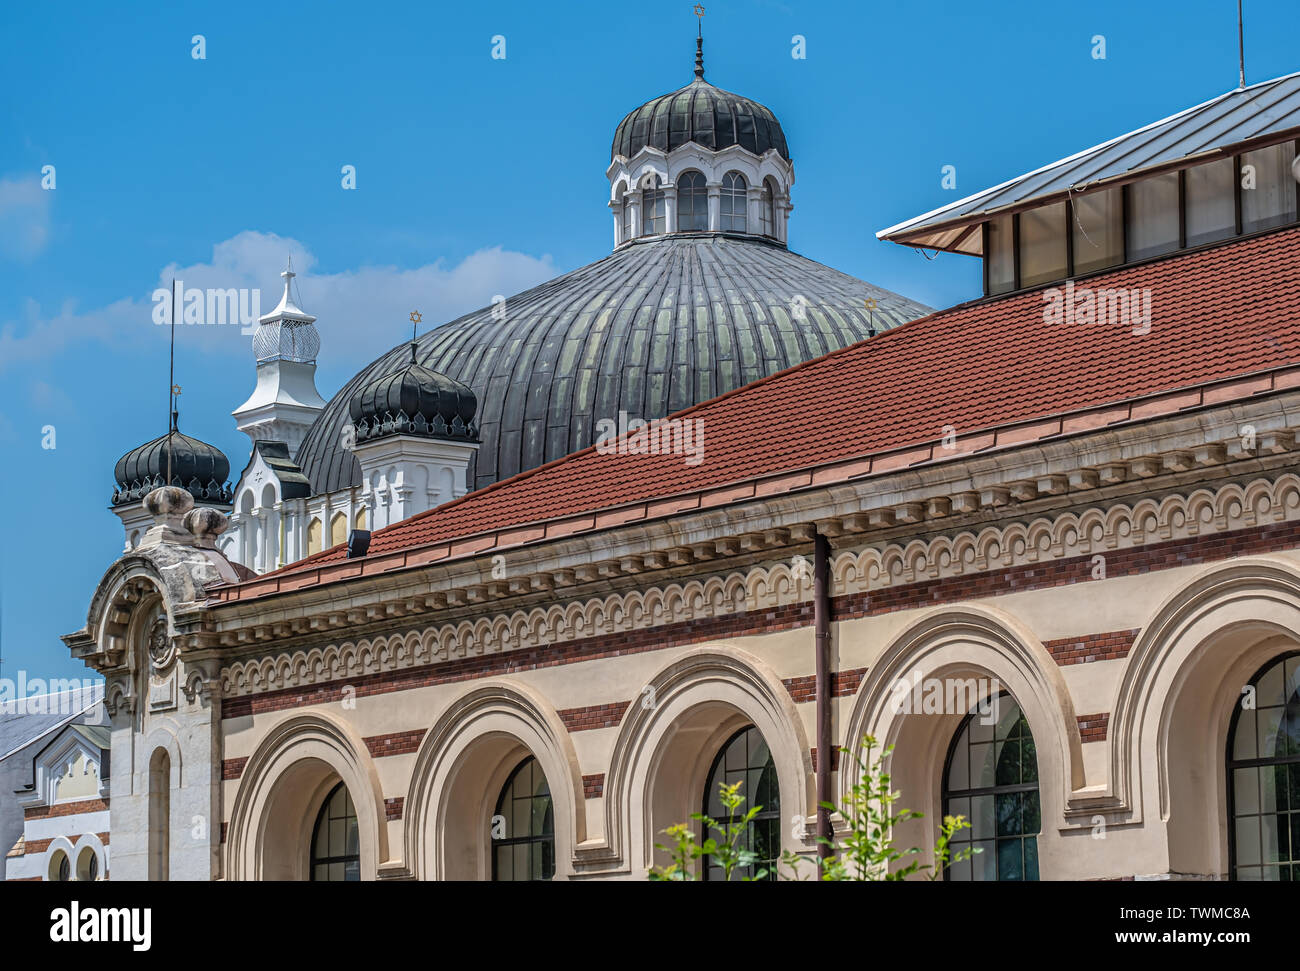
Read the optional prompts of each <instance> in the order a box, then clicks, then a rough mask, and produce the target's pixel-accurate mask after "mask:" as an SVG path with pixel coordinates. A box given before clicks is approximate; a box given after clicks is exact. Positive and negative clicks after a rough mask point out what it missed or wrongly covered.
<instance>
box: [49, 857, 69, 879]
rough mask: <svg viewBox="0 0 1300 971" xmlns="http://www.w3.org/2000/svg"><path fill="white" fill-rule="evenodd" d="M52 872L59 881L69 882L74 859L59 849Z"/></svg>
mask: <svg viewBox="0 0 1300 971" xmlns="http://www.w3.org/2000/svg"><path fill="white" fill-rule="evenodd" d="M50 872H51V874H52V875H53V876H54V879H55V880H56V881H58V882H59V883H67V882H68V881H69V880H71V879H72V861H71V860H69V859H68V854H66V853H64V852H63V851H62V850H59V853H58V855H57V856H56V857H55V858H54V863H53V865H51V867H50Z"/></svg>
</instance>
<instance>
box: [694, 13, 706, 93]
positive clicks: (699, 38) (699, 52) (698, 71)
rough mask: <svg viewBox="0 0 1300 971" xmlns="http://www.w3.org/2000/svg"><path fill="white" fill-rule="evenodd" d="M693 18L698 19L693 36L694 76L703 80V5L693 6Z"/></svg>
mask: <svg viewBox="0 0 1300 971" xmlns="http://www.w3.org/2000/svg"><path fill="white" fill-rule="evenodd" d="M695 16H696V17H698V18H699V29H698V32H697V33H696V35H695V76H696V78H698V79H699V80H701V81H703V80H704V5H703V4H700V3H697V4H696V5H695Z"/></svg>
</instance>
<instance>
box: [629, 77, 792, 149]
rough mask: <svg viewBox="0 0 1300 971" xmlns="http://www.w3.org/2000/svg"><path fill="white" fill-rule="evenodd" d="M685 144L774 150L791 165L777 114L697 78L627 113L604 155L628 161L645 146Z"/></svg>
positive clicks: (665, 147)
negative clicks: (606, 153)
mask: <svg viewBox="0 0 1300 971" xmlns="http://www.w3.org/2000/svg"><path fill="white" fill-rule="evenodd" d="M687 142H695V143H696V144H697V145H702V146H703V147H705V148H708V149H712V150H714V151H720V150H722V149H724V148H729V147H731V146H732V145H739V146H740V147H741V148H744V149H748V150H749V151H751V152H753V153H754V154H755V155H762V154H763V153H764V152H766V151H767V150H768V149H769V148H774V149H776V151H777V153H778V154H779V155H780V156H781V157H782V158H783V159H785V160H786V161H787V162H788V161H790V151H789V149H788V148H787V147H786V143H785V132H784V131H782V130H781V123H780V122H779V121H777V120H776V115H774V114H772V112H771V111H770V110H769V109H768V108H766V107H764V106H763V105H761V104H759V103H758V102H757V101H751V100H750V99H749V98H742V97H741V96H740V95H738V94H732V93H731V92H730V91H723V90H722V89H721V88H717V87H714V86H713V85H712V84H709V83H708V82H707V81H705V80H704V79H702V78H696V79H695V80H694V81H692V82H691V83H690V84H688V85H686V87H684V88H678V89H677V90H676V91H672V92H669V93H668V94H664V95H660V96H659V97H658V98H655V99H654V100H653V101H647V102H646V103H645V104H643V105H642V106H641V107H640V108H637V109H636V110H635V111H633V112H632V113H630V114H629V115H628V116H627V117H626V118H624V119H623V120H622V121H621V122H620V123H619V126H618V128H617V129H616V130H615V131H614V143H613V145H612V146H611V147H610V150H609V155H610V158H611V159H612V158H614V156H616V155H622V156H624V157H625V158H631V157H632V156H633V155H635V154H636V153H637V152H639V151H641V149H643V148H645V147H646V146H647V145H650V146H652V147H654V148H658V149H661V150H662V151H665V152H670V151H672V150H673V149H674V148H677V147H678V146H679V145H685V144H686V143H687Z"/></svg>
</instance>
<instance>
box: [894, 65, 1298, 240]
mask: <svg viewBox="0 0 1300 971" xmlns="http://www.w3.org/2000/svg"><path fill="white" fill-rule="evenodd" d="M1296 76H1300V71H1296V72H1293V73H1291V74H1285V75H1282V76H1281V77H1277V78H1271V79H1269V80H1267V81H1260V82H1258V83H1256V84H1254V85H1250V86H1248V87H1245V88H1233V89H1232V90H1231V91H1227V92H1225V93H1223V94H1220V95H1216V96H1215V97H1213V98H1210V99H1208V100H1206V101H1202V102H1201V103H1200V104H1196V105H1192V106H1191V107H1190V108H1184V109H1182V110H1181V111H1176V112H1174V113H1173V114H1171V115H1167V116H1166V117H1164V118H1161V119H1159V120H1158V121H1153V122H1149V123H1148V124H1145V125H1142V126H1140V127H1138V128H1135V129H1133V130H1132V131H1129V132H1125V133H1124V134H1122V135H1116V136H1115V137H1114V138H1110V139H1107V140H1106V141H1104V142H1099V143H1098V144H1096V145H1093V146H1092V147H1091V148H1085V149H1083V150H1082V151H1079V152H1075V153H1074V154H1073V155H1068V156H1066V157H1065V158H1061V159H1057V160H1056V161H1054V162H1048V163H1047V164H1046V165H1041V166H1039V167H1038V168H1036V169H1031V170H1030V171H1028V172H1025V173H1023V174H1021V175H1017V176H1014V177H1013V178H1010V179H1007V180H1006V181H1005V182H1000V183H998V184H997V185H993V186H989V187H988V188H986V189H981V190H980V191H979V192H974V193H972V194H971V195H968V196H966V197H965V198H962V199H958V200H956V201H955V202H950V203H947V204H945V205H942V206H939V207H938V208H936V209H932V210H930V211H929V212H926V213H922V214H921V215H919V216H913V217H912V218H910V219H905V220H903V222H901V223H897V224H895V225H893V226H890V227H888V228H886V229H882V230H880V231H879V232H878V233H876V238H877V239H885V238H886V237H887V236H890V235H893V234H896V233H899V232H901V231H903V230H905V229H907V228H909V227H911V226H914V225H918V224H920V223H923V222H925V221H926V220H928V219H931V218H933V217H935V216H938V215H940V214H941V213H944V212H947V211H948V210H951V209H955V208H957V207H959V206H962V205H964V204H966V203H970V202H974V201H976V200H978V199H980V198H981V197H984V196H988V195H991V194H993V193H995V192H998V191H999V190H1001V189H1006V188H1008V187H1010V186H1012V185H1015V184H1016V183H1017V182H1023V181H1024V180H1026V179H1030V178H1033V177H1034V176H1036V175H1041V174H1043V173H1045V172H1048V171H1051V170H1052V169H1056V168H1059V167H1061V166H1064V165H1067V164H1069V163H1071V162H1077V161H1082V160H1084V159H1085V158H1087V157H1088V156H1090V155H1094V154H1097V153H1099V152H1101V151H1103V150H1105V149H1107V148H1110V147H1111V146H1113V145H1115V144H1117V143H1119V142H1122V141H1124V140H1125V139H1128V138H1132V137H1134V136H1135V135H1141V134H1143V133H1144V132H1147V131H1150V130H1151V129H1153V128H1159V127H1160V126H1161V125H1166V124H1169V123H1170V122H1173V121H1176V120H1177V119H1179V118H1181V117H1183V116H1184V115H1188V114H1191V113H1193V112H1197V111H1201V110H1203V109H1205V108H1208V107H1209V106H1211V105H1213V104H1216V103H1217V102H1220V101H1224V100H1226V99H1228V98H1232V97H1234V96H1236V95H1240V94H1244V93H1245V92H1247V91H1250V90H1251V88H1257V87H1264V86H1266V85H1275V84H1278V83H1280V82H1282V81H1285V80H1287V79H1289V78H1293V77H1296ZM968 215H974V213H970V214H968Z"/></svg>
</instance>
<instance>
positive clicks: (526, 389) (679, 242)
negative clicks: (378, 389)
mask: <svg viewBox="0 0 1300 971" xmlns="http://www.w3.org/2000/svg"><path fill="white" fill-rule="evenodd" d="M869 300H874V301H875V306H874V308H872V309H869V308H868V306H867V301H869ZM502 309H503V310H504V313H502V312H501V311H502ZM928 312H929V308H927V307H924V306H922V305H921V304H918V303H915V302H914V301H911V300H908V299H907V298H905V297H901V296H899V295H898V294H895V293H890V292H889V291H887V290H882V289H880V288H878V287H874V286H872V285H871V284H869V283H865V282H863V281H862V280H858V279H855V278H854V277H851V276H848V275H847V274H844V273H840V272H838V271H837V270H833V269H831V268H830V267H826V266H823V265H821V264H820V263H815V262H813V261H812V260H809V259H806V258H804V257H802V256H799V255H798V254H796V253H792V252H790V251H789V250H787V249H786V248H785V247H784V246H782V245H780V244H775V243H768V242H763V241H761V240H757V239H753V238H747V239H741V238H735V237H728V236H723V235H718V234H698V235H696V234H692V235H690V236H664V237H658V238H654V239H649V240H647V241H645V242H633V243H632V244H631V245H628V246H624V247H621V248H620V249H618V250H617V251H615V252H614V253H612V254H610V255H609V256H607V257H605V258H604V259H602V260H598V261H597V262H595V263H591V264H589V265H587V266H584V267H581V268H580V269H577V270H574V271H573V272H571V273H566V274H565V275H564V276H561V277H557V278H556V279H554V280H551V281H549V282H547V283H543V284H541V285H540V286H537V287H534V288H533V289H531V290H528V291H525V292H524V293H521V294H519V295H518V296H515V297H511V298H510V299H509V300H507V301H505V304H504V307H503V308H496V307H488V308H484V309H483V310H478V311H475V312H474V313H471V314H467V315H466V316H464V317H461V318H460V319H458V320H455V321H452V322H451V323H449V324H444V325H443V326H441V327H438V328H436V329H434V330H432V331H429V332H428V333H426V334H424V335H422V336H421V337H420V338H419V340H418V342H417V357H418V359H419V363H420V364H421V365H423V366H424V367H427V368H429V369H431V370H434V371H437V372H440V373H441V374H445V375H447V376H448V377H450V378H452V379H454V380H456V381H459V382H461V383H463V384H466V385H468V386H469V387H470V388H471V389H472V390H473V391H474V393H475V395H476V396H477V398H478V403H479V412H478V416H477V424H478V428H479V433H480V435H481V438H482V447H481V448H480V449H479V451H478V454H477V456H476V459H475V462H474V464H472V465H471V466H470V478H469V480H468V481H469V484H470V486H471V488H481V487H482V486H485V485H489V484H491V483H492V482H495V481H497V480H498V479H504V478H507V477H509V476H511V475H514V474H516V473H518V472H522V471H525V470H527V469H531V468H534V467H536V466H538V465H542V464H543V463H545V462H549V461H551V460H552V459H557V458H560V457H561V456H563V455H566V454H568V453H569V452H573V451H577V450H578V449H581V448H585V447H586V446H588V445H590V444H592V443H593V441H594V438H595V435H594V432H593V430H594V429H595V423H596V421H597V420H599V419H601V418H617V417H618V413H619V411H620V410H621V411H625V412H627V414H628V416H629V417H631V418H643V419H646V420H650V419H654V418H662V417H664V416H666V415H669V414H672V413H673V412H676V411H680V410H681V409H683V408H686V407H689V406H690V405H693V404H696V403H697V402H701V401H706V400H708V399H709V398H713V397H716V396H717V395H720V394H723V393H724V392H727V391H731V390H733V389H735V388H738V387H740V386H741V385H744V384H748V383H750V382H752V381H756V380H758V379H759V378H762V377H765V376H766V375H769V374H773V373H774V372H776V371H779V370H781V369H783V368H787V367H790V366H792V365H794V364H798V363H800V362H802V361H806V360H809V359H811V358H814V357H819V356H820V355H822V354H825V353H827V352H829V351H832V350H835V349H837V348H840V347H844V346H846V345H848V344H852V343H854V342H856V341H859V340H862V339H863V338H865V337H870V336H871V335H872V334H873V333H875V332H877V331H880V330H883V329H885V328H888V327H893V326H895V325H897V324H900V323H903V322H905V321H907V320H911V319H912V318H914V317H919V316H921V315H923V314H925V313H928ZM498 317H499V318H500V319H497V318H498ZM800 318H802V319H800ZM410 354H411V350H410V345H409V344H406V343H403V344H400V345H398V346H397V347H395V348H393V349H392V350H391V351H389V352H388V353H387V354H385V355H383V356H382V357H380V358H379V359H378V360H376V361H374V362H373V363H371V364H370V365H369V366H367V367H366V368H365V369H363V370H362V371H361V372H360V373H359V374H357V375H356V376H355V377H354V378H353V379H352V380H351V381H349V382H348V384H347V385H345V386H344V387H343V388H342V389H341V390H340V391H339V392H338V393H337V394H336V395H334V397H333V398H332V399H331V401H330V403H329V405H328V406H327V407H326V408H325V410H324V411H323V412H322V413H321V414H320V416H319V417H318V418H317V419H316V422H315V424H314V425H313V426H312V429H311V431H310V432H309V433H308V435H307V438H306V439H305V440H304V441H303V444H302V446H301V447H300V449H299V450H298V455H297V461H298V464H299V465H300V466H301V467H302V470H303V472H305V473H306V474H307V476H308V477H309V478H310V479H311V484H312V491H313V492H314V493H317V494H319V493H322V492H334V491H336V490H339V489H345V488H348V487H350V486H355V485H360V484H361V469H360V466H359V465H358V463H357V461H356V459H355V457H354V456H353V455H352V453H351V452H350V451H349V449H348V448H347V447H346V444H345V442H346V440H347V438H348V436H347V433H346V432H345V430H344V429H345V427H346V426H347V425H348V424H349V421H350V416H349V413H348V404H349V402H350V401H351V399H352V396H353V395H354V394H355V393H356V392H357V391H358V390H359V389H360V388H361V387H362V386H363V385H366V384H368V383H369V382H371V381H372V380H373V379H375V378H377V377H379V376H380V375H382V374H387V373H390V372H393V371H396V370H398V369H399V368H401V367H402V366H403V365H405V364H406V363H407V362H408V361H409V360H410Z"/></svg>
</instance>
